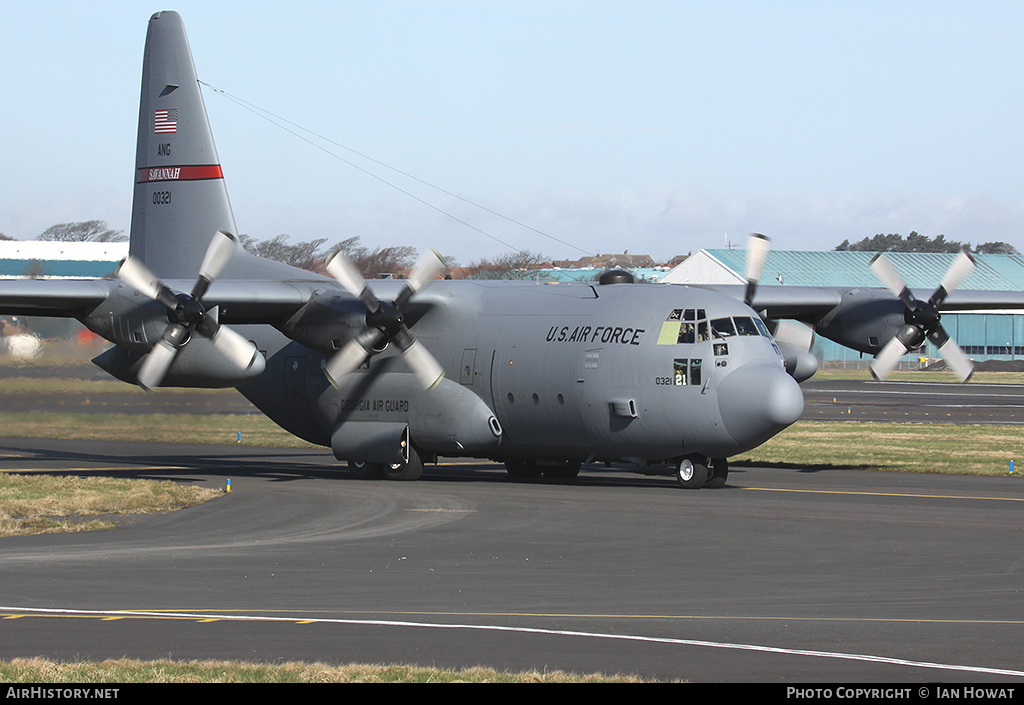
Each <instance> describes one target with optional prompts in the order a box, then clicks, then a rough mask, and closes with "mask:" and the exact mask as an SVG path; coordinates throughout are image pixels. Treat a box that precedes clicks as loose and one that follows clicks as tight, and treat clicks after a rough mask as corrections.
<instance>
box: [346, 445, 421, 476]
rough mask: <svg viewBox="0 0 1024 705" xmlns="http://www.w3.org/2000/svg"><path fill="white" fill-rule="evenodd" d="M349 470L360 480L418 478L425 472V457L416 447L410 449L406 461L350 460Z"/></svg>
mask: <svg viewBox="0 0 1024 705" xmlns="http://www.w3.org/2000/svg"><path fill="white" fill-rule="evenodd" d="M348 469H349V472H350V473H351V474H352V477H355V478H358V479H360V480H381V479H384V478H387V479H388V480H418V479H420V475H422V474H423V458H421V457H420V454H419V453H417V452H416V450H415V449H413V448H410V449H409V461H408V462H405V463H363V462H356V461H354V460H350V461H349V463H348Z"/></svg>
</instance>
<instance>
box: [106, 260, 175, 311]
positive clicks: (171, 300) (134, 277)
mask: <svg viewBox="0 0 1024 705" xmlns="http://www.w3.org/2000/svg"><path fill="white" fill-rule="evenodd" d="M114 274H115V276H117V277H118V278H119V279H121V280H122V281H124V282H127V283H128V284H130V285H131V286H133V287H135V288H136V289H138V290H139V291H140V292H141V293H143V294H145V295H146V296H148V297H149V298H151V299H153V300H154V301H159V302H160V303H162V304H163V305H164V306H166V307H167V308H169V309H171V310H172V311H173V310H174V308H175V306H177V303H178V301H177V299H176V298H175V296H174V292H173V291H171V290H170V289H168V288H167V287H166V286H164V284H163V282H161V281H160V280H159V279H158V278H157V277H156V275H155V274H153V273H152V272H151V271H149V269H147V268H146V265H144V264H143V263H142V262H140V261H139V260H137V259H135V258H134V257H132V256H131V255H129V256H128V257H125V258H124V259H123V260H122V261H121V264H119V265H118V266H117V270H116V271H115V272H114Z"/></svg>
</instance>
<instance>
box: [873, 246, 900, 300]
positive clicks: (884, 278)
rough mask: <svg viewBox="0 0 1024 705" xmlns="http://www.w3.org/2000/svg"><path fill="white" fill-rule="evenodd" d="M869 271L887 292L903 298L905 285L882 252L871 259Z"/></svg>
mask: <svg viewBox="0 0 1024 705" xmlns="http://www.w3.org/2000/svg"><path fill="white" fill-rule="evenodd" d="M871 271H873V272H874V273H875V276H876V277H878V278H879V280H881V282H882V283H883V284H885V287H886V288H887V289H888V290H889V291H891V292H892V293H894V294H895V295H896V296H898V297H900V298H901V299H902V298H903V292H905V291H906V290H907V284H906V282H904V281H903V277H901V276H900V273H899V272H897V271H896V268H895V267H893V266H892V262H890V261H889V258H888V257H886V256H885V253H884V252H879V253H878V254H876V255H875V256H874V257H872V258H871Z"/></svg>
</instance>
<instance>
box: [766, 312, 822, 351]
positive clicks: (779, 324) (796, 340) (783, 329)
mask: <svg viewBox="0 0 1024 705" xmlns="http://www.w3.org/2000/svg"><path fill="white" fill-rule="evenodd" d="M772 337H773V338H775V342H777V343H781V344H783V345H789V346H791V347H793V348H795V349H798V350H804V351H807V350H810V349H811V345H812V344H813V343H814V331H813V330H812V329H811V328H810V327H809V326H806V325H804V324H803V323H800V322H799V321H794V320H791V319H788V318H784V319H781V320H779V321H776V323H775V330H774V331H772Z"/></svg>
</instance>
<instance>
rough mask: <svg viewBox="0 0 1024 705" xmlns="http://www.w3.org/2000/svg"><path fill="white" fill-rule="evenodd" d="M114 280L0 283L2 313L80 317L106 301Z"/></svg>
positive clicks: (45, 280)
mask: <svg viewBox="0 0 1024 705" xmlns="http://www.w3.org/2000/svg"><path fill="white" fill-rule="evenodd" d="M117 284H118V282H117V281H116V280H114V279H4V280H0V314H6V315H12V316H56V317H63V318H77V317H78V316H82V315H85V314H86V313H88V312H89V311H90V310H92V309H93V308H95V307H96V306H97V305H99V304H100V303H102V302H103V301H105V300H106V299H107V297H108V296H109V295H110V293H111V292H112V291H113V290H114V289H115V288H116V287H117Z"/></svg>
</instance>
